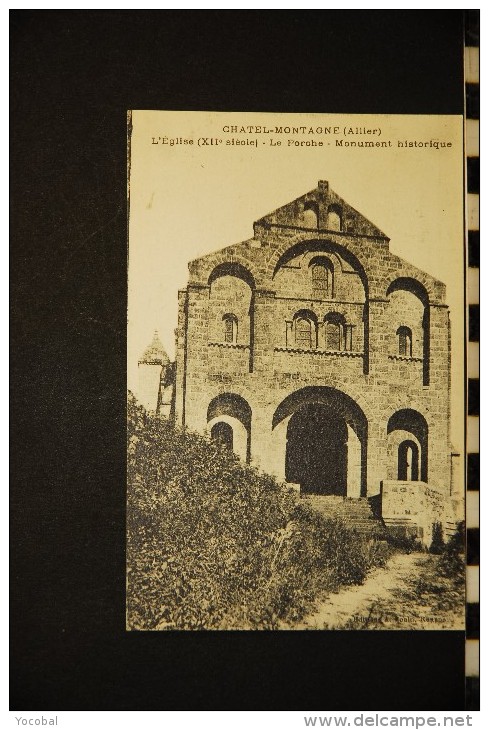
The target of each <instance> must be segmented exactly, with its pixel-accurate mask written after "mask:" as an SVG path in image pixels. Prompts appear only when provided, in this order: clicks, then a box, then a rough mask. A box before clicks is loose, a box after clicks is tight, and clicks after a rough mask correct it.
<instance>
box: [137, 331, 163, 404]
mask: <svg viewBox="0 0 489 730" xmlns="http://www.w3.org/2000/svg"><path fill="white" fill-rule="evenodd" d="M138 371H139V393H138V395H139V400H140V401H141V403H142V404H143V405H144V407H145V408H146V409H147V410H148V411H153V412H157V411H159V410H160V409H161V408H160V407H161V402H162V397H163V393H164V389H165V388H166V387H167V386H168V383H167V380H168V377H169V375H170V374H171V372H170V371H171V366H170V358H169V357H168V355H167V353H166V350H165V348H164V346H163V343H162V341H161V340H160V336H159V334H158V330H155V331H154V334H153V339H152V341H151V342H150V344H149V345H148V347H147V348H146V349H145V351H144V352H143V354H142V356H141V358H140V360H139V361H138ZM163 400H164V399H163ZM167 410H168V409H167ZM165 415H167V414H166V413H165Z"/></svg>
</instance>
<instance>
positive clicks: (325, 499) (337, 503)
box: [302, 494, 386, 539]
mask: <svg viewBox="0 0 489 730" xmlns="http://www.w3.org/2000/svg"><path fill="white" fill-rule="evenodd" d="M302 499H303V500H304V501H305V502H307V503H308V504H310V506H311V507H312V508H313V509H315V510H317V511H318V512H320V513H321V514H322V515H323V516H324V517H329V518H336V519H340V520H342V521H343V522H344V523H345V524H346V525H348V527H350V528H351V529H353V530H356V531H357V532H358V533H360V534H362V535H364V536H365V537H370V538H377V539H382V538H384V537H385V534H386V530H385V527H384V525H383V524H382V521H381V520H380V519H378V518H377V517H375V516H374V514H373V512H372V509H371V507H370V503H369V501H368V499H367V498H366V497H360V498H359V499H351V498H348V497H337V496H322V495H312V494H308V495H304V496H303V497H302Z"/></svg>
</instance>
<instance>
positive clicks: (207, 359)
mask: <svg viewBox="0 0 489 730" xmlns="http://www.w3.org/2000/svg"><path fill="white" fill-rule="evenodd" d="M450 382H451V381H450V319H449V310H448V307H447V304H446V301H445V286H444V284H443V283H442V282H440V281H437V280H436V279H434V278H433V277H432V276H430V275H428V274H426V273H424V272H423V271H420V270H419V269H417V268H415V267H414V266H412V265H411V264H409V263H408V262H407V261H404V260H402V259H401V258H399V257H398V256H396V255H394V254H393V253H391V252H390V250H389V238H388V237H387V236H386V235H385V234H384V233H383V232H382V231H380V230H379V229H378V228H377V227H376V226H375V225H373V224H372V223H371V222H370V221H369V220H367V218H365V217H364V216H363V215H362V214H361V213H359V212H358V211H357V210H355V209H354V208H353V207H352V206H351V205H349V204H348V203H347V202H345V201H344V200H342V199H341V198H340V197H339V196H338V195H337V194H336V193H335V192H333V190H332V189H331V188H330V187H329V184H328V182H325V181H319V183H318V186H317V187H316V188H315V189H314V190H312V191H311V192H308V193H306V194H305V195H303V196H302V197H300V198H298V199H296V200H294V201H292V202H291V203H289V204H287V205H284V206H283V207H281V208H279V209H277V210H275V211H274V212H273V213H270V214H269V215H266V216H265V217H263V218H261V219H260V220H258V221H257V222H255V224H254V235H253V237H252V238H250V239H249V240H247V241H243V242H242V243H238V244H236V245H232V246H228V247H226V248H224V249H222V250H220V251H216V252H215V253H211V254H209V255H206V256H203V257H201V258H198V259H196V260H194V261H192V262H190V264H189V281H188V285H187V287H186V288H185V289H183V290H181V291H180V292H179V300H178V327H177V330H176V367H175V386H174V387H175V391H174V408H173V410H174V417H175V420H176V422H177V423H178V424H179V425H181V426H184V427H187V428H189V429H191V430H194V431H197V432H200V433H206V434H208V435H209V436H210V437H211V438H215V439H219V440H220V441H222V442H223V443H225V444H227V445H228V446H229V447H230V448H233V449H234V451H235V452H236V453H237V454H238V455H239V456H240V457H241V458H242V459H243V460H245V461H247V462H250V463H252V464H253V465H255V466H257V467H258V468H260V469H262V470H263V471H266V472H268V473H271V474H274V475H275V476H276V477H277V478H278V479H280V480H283V481H286V482H288V483H290V484H292V485H295V487H296V488H297V489H298V490H300V492H301V494H317V495H324V496H328V495H330V496H336V497H344V498H346V499H348V498H352V499H362V498H373V497H379V498H380V495H382V514H383V516H384V518H385V519H386V521H389V520H391V521H392V522H393V523H396V524H403V523H406V524H408V523H412V524H416V525H417V526H418V527H420V525H421V527H420V529H421V532H423V530H424V531H425V532H426V530H427V528H428V527H429V524H430V522H431V523H432V522H433V520H435V519H436V520H438V519H440V521H442V522H444V523H448V522H450V523H452V522H453V521H454V520H455V517H456V512H457V510H459V509H460V500H461V496H460V494H458V492H457V487H456V486H454V485H455V483H456V480H454V468H455V467H454V463H455V461H454V460H455V456H454V455H453V454H452V452H451V446H450ZM423 515H424V516H423Z"/></svg>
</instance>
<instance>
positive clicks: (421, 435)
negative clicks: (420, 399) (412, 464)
mask: <svg viewBox="0 0 489 730" xmlns="http://www.w3.org/2000/svg"><path fill="white" fill-rule="evenodd" d="M389 437H390V438H389ZM387 438H388V440H389V441H392V446H393V448H394V449H395V453H394V454H393V456H394V457H395V458H396V460H397V466H396V468H394V469H393V470H392V471H393V473H397V475H398V476H397V478H398V479H399V474H401V473H404V467H403V466H402V464H401V463H400V460H402V459H403V458H404V451H403V449H406V448H407V445H411V444H414V446H415V447H416V450H417V452H418V455H417V457H416V459H417V461H418V463H419V472H418V473H419V478H420V479H421V481H422V482H427V481H428V423H427V421H426V418H425V417H424V416H423V415H422V414H421V413H419V411H415V410H413V409H412V408H401V409H400V410H399V411H396V412H395V413H393V414H392V415H391V417H390V418H389V421H388V423H387ZM403 443H405V444H406V446H404V447H402V449H401V448H400V447H401V444H403ZM413 458H414V452H413ZM406 478H407V476H406ZM415 481H417V480H415Z"/></svg>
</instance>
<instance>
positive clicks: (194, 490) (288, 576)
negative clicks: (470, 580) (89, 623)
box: [127, 396, 384, 630]
mask: <svg viewBox="0 0 489 730" xmlns="http://www.w3.org/2000/svg"><path fill="white" fill-rule="evenodd" d="M383 560H384V554H383V546H381V545H380V544H378V543H375V544H372V543H367V542H366V541H365V540H364V539H363V538H362V537H360V536H358V535H357V534H355V533H353V532H352V531H350V530H348V529H347V528H346V527H345V526H344V525H342V524H341V523H339V522H336V521H332V520H327V519H325V518H323V517H322V516H320V515H318V514H317V513H315V512H313V511H311V510H310V508H308V507H306V506H305V505H304V504H301V503H300V500H299V499H298V498H297V495H296V494H295V493H293V492H292V491H290V490H288V489H287V488H285V487H284V486H281V485H279V484H278V483H277V482H276V481H275V480H274V479H273V478H272V477H269V476H267V475H265V474H261V473H258V472H257V471H256V470H254V469H251V468H250V467H248V466H245V465H244V464H242V463H241V462H240V461H239V460H238V459H237V458H236V457H235V456H234V455H233V454H232V453H229V452H228V451H226V450H224V449H223V448H221V447H219V446H218V445H216V444H213V443H209V442H208V441H207V440H205V439H204V438H202V437H200V436H197V435H195V434H190V433H188V432H181V431H179V430H177V429H175V428H173V426H172V425H171V424H170V423H169V422H168V421H166V420H164V419H159V418H155V417H149V416H147V415H146V414H145V413H144V410H143V409H142V408H141V407H140V406H138V405H137V403H136V401H135V400H134V398H133V397H132V396H130V397H129V404H128V552H127V563H128V592H127V603H128V628H130V629H143V630H144V629H145V630H148V629H149V630H151V629H231V628H262V629H264V628H265V629H266V628H276V627H278V626H279V625H282V626H283V625H284V623H285V624H290V625H293V623H294V622H295V621H297V620H299V619H300V618H301V617H302V616H303V614H304V612H305V611H306V610H307V609H308V608H309V607H310V606H311V604H312V603H313V601H314V600H315V598H316V597H317V596H318V595H319V594H320V593H321V592H322V593H324V591H328V590H333V589H335V588H337V587H338V586H339V585H344V584H353V583H361V582H362V581H363V580H364V578H365V576H366V574H367V572H368V570H369V569H370V568H371V567H373V566H376V565H379V564H382V562H383Z"/></svg>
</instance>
